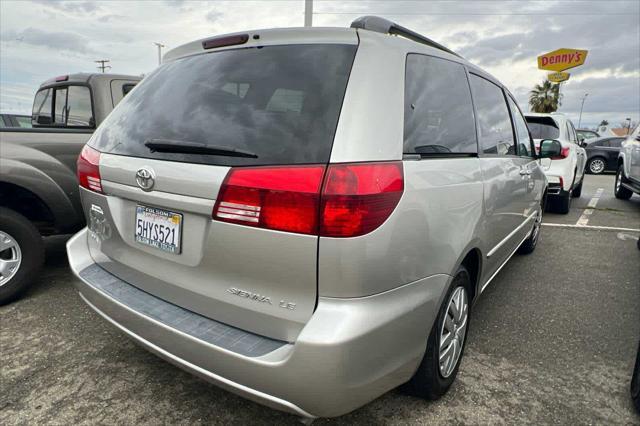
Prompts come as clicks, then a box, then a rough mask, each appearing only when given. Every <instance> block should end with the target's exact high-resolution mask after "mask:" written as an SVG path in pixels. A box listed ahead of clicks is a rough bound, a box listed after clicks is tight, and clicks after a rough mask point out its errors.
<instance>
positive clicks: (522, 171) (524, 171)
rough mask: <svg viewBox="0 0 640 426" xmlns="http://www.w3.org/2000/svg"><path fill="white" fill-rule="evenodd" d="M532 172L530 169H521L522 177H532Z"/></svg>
mask: <svg viewBox="0 0 640 426" xmlns="http://www.w3.org/2000/svg"><path fill="white" fill-rule="evenodd" d="M530 175H531V170H528V169H520V176H530Z"/></svg>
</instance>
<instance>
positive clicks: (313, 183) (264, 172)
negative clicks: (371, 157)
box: [213, 162, 404, 238]
mask: <svg viewBox="0 0 640 426" xmlns="http://www.w3.org/2000/svg"><path fill="white" fill-rule="evenodd" d="M325 170H326V172H325ZM325 175H326V176H325ZM323 179H324V184H323ZM403 190H404V180H403V171H402V163H401V162H391V163H362V164H333V165H330V166H328V167H325V166H323V165H312V166H292V167H246V168H244V167H243V168H234V169H231V170H230V171H229V174H228V175H227V177H226V179H225V181H224V183H223V184H222V187H221V188H220V193H219V195H218V199H217V200H216V204H215V206H214V208H213V218H214V219H216V220H219V221H222V222H231V223H237V224H242V225H247V226H254V227H259V228H265V229H274V230H279V231H286V232H296V233H301V234H311V235H320V236H324V237H338V238H340V237H355V236H358V235H364V234H367V233H369V232H371V231H373V230H374V229H376V228H377V227H379V226H380V225H381V224H382V223H383V222H384V221H385V220H386V219H387V218H388V217H389V215H391V213H392V212H393V210H394V209H395V207H396V205H397V204H398V202H399V201H400V197H401V196H402V192H403Z"/></svg>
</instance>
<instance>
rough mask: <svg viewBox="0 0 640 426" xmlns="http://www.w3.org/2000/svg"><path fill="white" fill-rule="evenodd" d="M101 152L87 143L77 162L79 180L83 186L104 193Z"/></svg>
mask: <svg viewBox="0 0 640 426" xmlns="http://www.w3.org/2000/svg"><path fill="white" fill-rule="evenodd" d="M99 165H100V152H99V151H96V150H95V149H93V148H91V147H90V146H89V145H85V146H84V148H82V151H81V152H80V156H79V157H78V163H77V173H78V181H79V182H80V186H81V187H83V188H87V189H90V190H91V191H95V192H99V193H101V194H102V181H101V180H100V168H99Z"/></svg>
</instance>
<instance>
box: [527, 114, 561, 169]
mask: <svg viewBox="0 0 640 426" xmlns="http://www.w3.org/2000/svg"><path fill="white" fill-rule="evenodd" d="M526 119H527V126H528V127H529V131H530V132H531V137H532V138H533V143H534V145H535V148H536V152H540V142H541V141H542V140H543V139H558V138H559V137H560V129H558V123H556V121H555V120H554V119H553V118H551V117H545V116H541V117H538V116H531V115H530V116H527V117H526ZM540 165H541V167H542V169H543V170H544V171H547V170H549V168H550V167H551V159H550V158H543V159H542V160H541V161H540Z"/></svg>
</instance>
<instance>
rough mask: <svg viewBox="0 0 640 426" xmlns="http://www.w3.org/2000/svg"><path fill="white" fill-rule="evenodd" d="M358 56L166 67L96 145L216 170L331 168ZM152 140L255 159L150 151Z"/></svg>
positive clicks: (250, 54)
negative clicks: (282, 166) (328, 164)
mask: <svg viewBox="0 0 640 426" xmlns="http://www.w3.org/2000/svg"><path fill="white" fill-rule="evenodd" d="M355 52H356V46H351V45H318V44H313V45H284V46H265V47H259V48H245V49H234V50H226V51H220V52H212V53H207V54H202V55H195V56H191V57H187V58H183V59H180V60H177V61H174V62H169V63H166V64H164V65H162V66H161V67H159V68H158V69H157V70H156V71H154V72H153V73H151V74H150V75H148V76H147V77H146V78H145V79H144V80H143V81H142V82H141V83H139V84H138V87H137V88H136V90H135V91H133V92H131V93H130V94H129V95H127V96H126V97H125V98H124V99H123V101H122V102H120V103H119V104H118V106H117V107H116V108H115V109H114V110H113V112H112V113H111V114H110V115H109V116H108V118H107V119H106V120H105V122H104V124H103V125H102V126H100V128H99V130H98V131H97V132H96V134H95V135H94V137H93V138H92V142H91V145H92V146H93V147H94V148H96V149H98V150H99V151H102V152H109V153H112V154H121V155H129V156H135V157H144V158H154V159H161V160H170V161H181V162H191V163H203V164H215V165H229V166H233V165H268V164H305V163H326V162H328V161H329V156H330V154H331V147H332V144H333V137H334V134H335V129H336V125H337V122H338V116H339V114H340V108H341V106H342V100H343V97H344V92H345V89H346V85H347V80H348V78H349V72H350V70H351V64H352V63H353V58H354V56H355ZM151 140H154V141H169V142H170V143H172V144H175V143H176V142H177V143H183V142H184V144H185V145H187V144H188V145H192V146H193V145H194V144H202V145H203V146H205V147H206V146H208V147H216V148H225V149H229V150H238V151H243V152H250V153H252V154H254V155H255V156H256V157H255V158H243V157H233V156H223V155H217V154H216V155H209V154H207V155H203V154H193V153H188V154H185V153H174V152H171V153H167V152H158V151H155V152H151V150H150V149H149V148H147V146H145V142H148V141H151Z"/></svg>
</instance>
